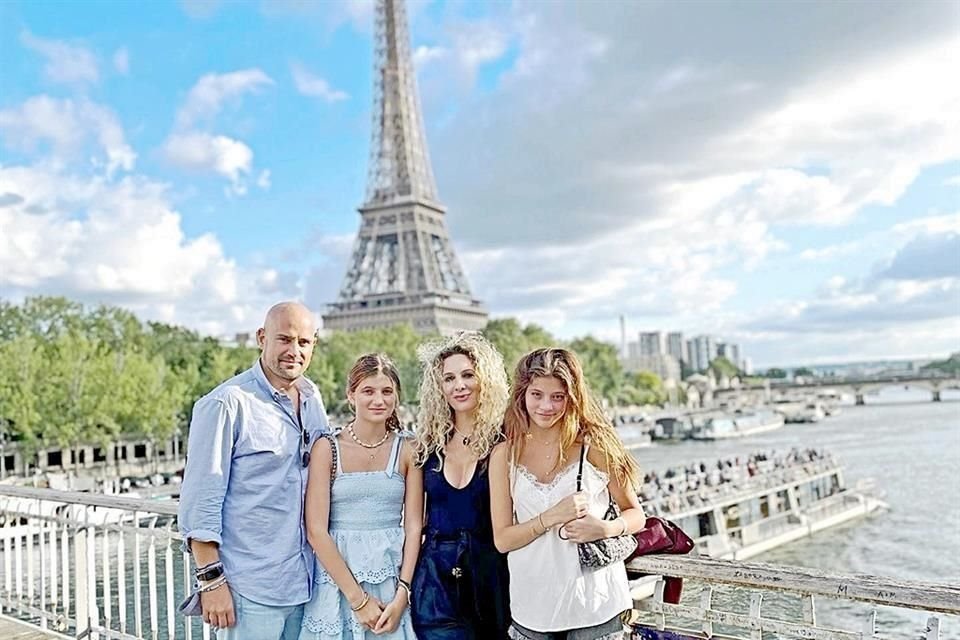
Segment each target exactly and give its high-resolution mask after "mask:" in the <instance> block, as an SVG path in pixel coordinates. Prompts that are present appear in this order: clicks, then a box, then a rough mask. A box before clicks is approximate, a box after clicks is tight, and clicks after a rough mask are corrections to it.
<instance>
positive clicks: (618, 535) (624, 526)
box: [617, 516, 627, 538]
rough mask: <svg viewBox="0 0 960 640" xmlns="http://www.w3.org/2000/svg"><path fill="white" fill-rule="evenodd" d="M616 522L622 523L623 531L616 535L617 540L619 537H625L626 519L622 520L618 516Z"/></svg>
mask: <svg viewBox="0 0 960 640" xmlns="http://www.w3.org/2000/svg"><path fill="white" fill-rule="evenodd" d="M617 520H619V521H620V522H622V523H623V531H621V532H620V533H618V534H617V537H618V538H619V537H620V536H622V535H626V533H627V519H626V518H624V517H623V516H620V517H619V518H617Z"/></svg>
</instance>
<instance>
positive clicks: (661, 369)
mask: <svg viewBox="0 0 960 640" xmlns="http://www.w3.org/2000/svg"><path fill="white" fill-rule="evenodd" d="M623 369H624V371H627V372H630V373H634V372H637V371H650V372H652V373H655V374H657V375H658V376H659V377H660V379H661V380H663V381H664V382H667V381H668V380H673V381H679V380H680V379H681V377H680V375H681V370H680V361H679V360H677V359H676V358H674V357H673V356H671V355H668V354H666V353H661V354H658V355H657V354H655V355H639V354H638V355H635V356H633V357H629V358H626V359H625V360H624V361H623Z"/></svg>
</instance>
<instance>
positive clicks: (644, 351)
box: [640, 331, 666, 356]
mask: <svg viewBox="0 0 960 640" xmlns="http://www.w3.org/2000/svg"><path fill="white" fill-rule="evenodd" d="M665 352H666V345H665V343H664V340H663V333H661V332H659V331H646V332H641V333H640V355H641V356H658V355H660V354H662V353H665Z"/></svg>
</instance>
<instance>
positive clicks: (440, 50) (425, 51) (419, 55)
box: [413, 45, 450, 67]
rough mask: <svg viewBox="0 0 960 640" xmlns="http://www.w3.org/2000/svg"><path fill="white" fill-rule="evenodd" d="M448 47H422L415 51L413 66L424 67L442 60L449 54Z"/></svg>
mask: <svg viewBox="0 0 960 640" xmlns="http://www.w3.org/2000/svg"><path fill="white" fill-rule="evenodd" d="M449 53H450V52H449V50H448V49H447V48H446V47H428V46H426V45H420V46H419V47H417V48H416V49H414V50H413V64H414V65H415V66H417V67H422V66H424V65H425V64H428V63H429V62H431V61H433V60H441V59H443V58H445V57H446V56H447V55H448V54H449Z"/></svg>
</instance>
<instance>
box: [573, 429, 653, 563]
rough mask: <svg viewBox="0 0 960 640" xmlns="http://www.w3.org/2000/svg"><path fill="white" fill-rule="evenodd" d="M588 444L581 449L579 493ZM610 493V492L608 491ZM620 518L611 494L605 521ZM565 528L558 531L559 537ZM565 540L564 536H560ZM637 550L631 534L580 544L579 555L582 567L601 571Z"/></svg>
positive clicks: (578, 470) (578, 471) (578, 473)
mask: <svg viewBox="0 0 960 640" xmlns="http://www.w3.org/2000/svg"><path fill="white" fill-rule="evenodd" d="M588 446H589V445H588V444H587V443H584V445H583V446H582V447H580V465H579V467H578V468H577V491H580V490H581V489H582V487H583V461H584V459H585V458H586V456H587V448H588ZM608 493H609V491H608ZM619 517H620V507H619V506H617V501H616V500H614V499H613V494H610V502H609V504H608V505H607V512H606V513H605V514H603V519H604V520H616V519H617V518H619ZM562 530H563V527H560V529H558V530H557V535H560V532H561V531H562ZM560 537H561V538H563V536H562V535H560ZM636 548H637V539H636V538H635V537H633V535H631V534H629V533H624V534H623V535H619V536H614V537H612V538H601V539H599V540H593V541H592V542H578V543H577V553H578V555H579V556H580V566H581V567H584V568H587V569H600V568H602V567H606V566H608V565H611V564H613V563H614V562H623V561H624V560H626V558H627V557H628V556H629V555H630V554H631V553H633V552H634V550H635V549H636Z"/></svg>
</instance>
